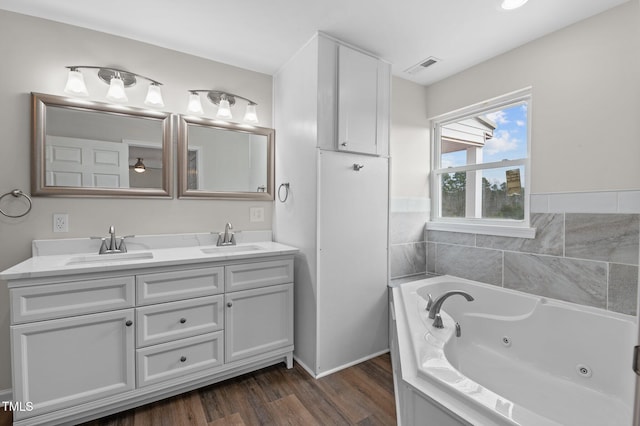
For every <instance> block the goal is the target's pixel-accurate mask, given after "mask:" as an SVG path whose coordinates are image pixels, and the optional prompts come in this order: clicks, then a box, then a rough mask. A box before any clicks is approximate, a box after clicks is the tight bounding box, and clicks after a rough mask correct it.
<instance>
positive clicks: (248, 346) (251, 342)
mask: <svg viewBox="0 0 640 426" xmlns="http://www.w3.org/2000/svg"><path fill="white" fill-rule="evenodd" d="M225 309H226V310H225V349H224V350H225V362H226V363H228V362H232V361H236V360H239V359H243V358H248V357H251V356H254V355H259V354H262V353H264V352H268V351H271V350H274V349H279V348H283V347H287V346H291V345H293V284H281V285H274V286H269V287H264V288H257V289H252V290H243V291H237V292H234V293H228V294H226V295H225Z"/></svg>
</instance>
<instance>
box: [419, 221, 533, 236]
mask: <svg viewBox="0 0 640 426" xmlns="http://www.w3.org/2000/svg"><path fill="white" fill-rule="evenodd" d="M427 230H430V231H448V232H462V233H466V234H481V235H494V236H498V237H513V238H529V239H533V238H535V237H536V228H530V227H525V226H505V225H485V224H477V223H452V222H427Z"/></svg>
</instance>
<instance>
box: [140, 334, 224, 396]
mask: <svg viewBox="0 0 640 426" xmlns="http://www.w3.org/2000/svg"><path fill="white" fill-rule="evenodd" d="M223 336H224V332H223V331H216V332H215V333H210V334H204V335H202V336H196V337H189V338H187V339H182V340H177V341H175V342H170V343H162V344H160V345H155V346H150V347H148V348H143V349H138V350H137V371H138V374H137V377H138V387H142V386H148V385H150V384H153V383H157V382H161V381H164V380H169V379H173V378H176V377H182V376H184V375H185V374H189V373H194V372H196V371H201V370H206V369H209V368H212V367H216V366H219V365H222V364H223V362H224V358H223V356H224V352H223V338H224V337H223Z"/></svg>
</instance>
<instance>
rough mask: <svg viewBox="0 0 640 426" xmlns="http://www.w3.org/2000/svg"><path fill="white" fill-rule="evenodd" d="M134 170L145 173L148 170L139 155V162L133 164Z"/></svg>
mask: <svg viewBox="0 0 640 426" xmlns="http://www.w3.org/2000/svg"><path fill="white" fill-rule="evenodd" d="M133 170H134V171H135V172H136V173H144V172H145V171H147V167H146V166H145V165H144V163H143V162H142V158H140V157H138V162H137V163H136V164H134V165H133Z"/></svg>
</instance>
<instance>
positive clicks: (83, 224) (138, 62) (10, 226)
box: [0, 11, 273, 394]
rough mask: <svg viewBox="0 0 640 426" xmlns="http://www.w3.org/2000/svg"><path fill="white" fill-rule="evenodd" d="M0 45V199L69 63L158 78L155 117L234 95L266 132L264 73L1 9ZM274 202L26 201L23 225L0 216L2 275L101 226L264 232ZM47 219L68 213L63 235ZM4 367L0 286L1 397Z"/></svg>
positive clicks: (94, 95) (91, 78)
mask: <svg viewBox="0 0 640 426" xmlns="http://www.w3.org/2000/svg"><path fill="white" fill-rule="evenodd" d="M0 39H1V40H3V42H2V43H0V57H1V58H2V62H3V64H4V65H5V66H4V68H3V76H2V79H1V80H0V103H1V104H2V114H0V129H2V133H1V136H0V146H2V148H1V153H2V155H0V193H5V192H7V191H10V190H12V189H13V188H20V189H22V190H24V191H25V192H27V193H28V192H29V189H30V163H29V161H30V125H31V119H30V92H40V93H47V94H53V95H64V92H63V90H64V86H65V82H66V78H67V69H66V68H65V66H67V65H104V66H114V67H118V68H124V69H127V70H130V71H133V72H136V73H139V74H142V75H147V76H149V77H151V78H154V79H157V80H158V81H160V82H162V83H164V85H163V86H162V91H163V97H164V101H165V105H166V107H165V108H163V110H164V111H170V112H174V113H179V114H181V113H185V112H186V107H187V99H188V90H189V89H194V88H198V89H200V88H212V89H221V90H227V91H230V92H232V93H239V94H241V95H243V96H246V97H248V98H250V99H253V100H255V101H256V102H257V103H258V104H259V106H258V114H259V117H260V120H261V124H260V125H261V126H264V127H271V103H272V88H271V85H272V78H271V76H269V75H265V74H260V73H256V72H253V71H248V70H244V69H240V68H237V67H232V66H229V65H225V64H221V63H218V62H213V61H209V60H205V59H202V58H198V57H194V56H190V55H186V54H182V53H178V52H175V51H172V50H168V49H162V48H159V47H155V46H151V45H148V44H145V43H140V42H136V41H133V40H128V39H124V38H121V37H116V36H111V35H107V34H104V33H100V32H96V31H89V30H85V29H81V28H78V27H73V26H69V25H64V24H59V23H54V22H51V21H47V20H43V19H39V18H33V17H28V16H24V15H19V14H15V13H11V12H5V11H0ZM85 81H86V83H87V86H88V89H89V93H90V94H91V96H90V99H91V100H96V101H103V102H106V100H105V98H104V96H105V94H106V91H107V88H108V87H107V85H106V84H104V83H102V82H100V81H99V80H98V78H97V76H96V75H95V74H90V73H89V72H87V73H86V74H85ZM146 88H147V85H146V84H144V83H139V84H137V85H136V86H134V87H133V88H131V89H127V94H128V97H129V102H128V103H127V105H131V106H136V107H145V106H144V104H143V101H144V97H145V94H146ZM239 104H240V103H239ZM203 106H204V108H205V113H206V116H207V117H210V118H212V117H214V115H215V111H216V109H215V107H214V106H213V105H209V104H207V102H206V101H204V100H203ZM243 107H244V105H239V106H238V108H239V109H237V110H235V109H234V111H233V112H234V118H236V117H237V118H239V119H242V115H243V112H244V111H242V109H243ZM174 149H175V148H174ZM174 167H175V165H174ZM3 202H4V201H3ZM272 205H273V203H272V202H248V201H210V200H178V199H172V200H157V199H142V198H139V199H114V200H109V199H95V198H47V197H38V198H34V200H33V210H32V211H31V213H29V214H28V215H27V216H25V217H23V218H21V219H8V218H5V217H4V216H1V215H0V270H4V269H6V268H8V267H10V266H12V265H14V264H16V263H19V262H21V261H23V260H25V259H27V258H29V257H30V255H31V241H32V240H34V239H44V238H71V237H88V236H90V235H104V234H105V233H106V232H107V229H108V227H109V225H115V227H116V231H117V232H118V234H121V235H126V234H163V233H179V232H207V231H219V230H222V229H224V224H225V223H226V222H228V221H232V222H233V224H234V228H236V229H240V230H243V229H244V230H265V229H271V218H272ZM253 206H258V207H264V208H265V221H264V222H258V223H254V222H250V221H249V208H250V207H253ZM3 207H4V204H3ZM13 207H15V206H9V207H7V208H13ZM53 213H68V214H69V232H68V233H65V234H54V233H53V232H52V214H53ZM10 365H11V363H10V354H9V303H8V291H7V288H6V285H5V283H3V282H0V394H1V393H2V391H3V390H5V389H8V388H10V387H11V373H10Z"/></svg>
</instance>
